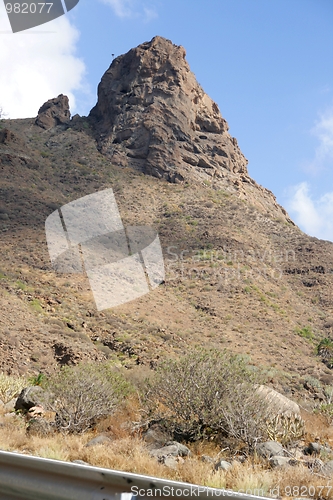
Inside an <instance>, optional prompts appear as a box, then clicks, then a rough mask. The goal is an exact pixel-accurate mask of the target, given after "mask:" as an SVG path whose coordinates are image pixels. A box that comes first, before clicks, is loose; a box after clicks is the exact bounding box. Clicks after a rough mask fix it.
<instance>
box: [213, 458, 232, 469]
mask: <svg viewBox="0 0 333 500" xmlns="http://www.w3.org/2000/svg"><path fill="white" fill-rule="evenodd" d="M230 467H232V465H231V463H230V462H227V461H226V460H219V461H218V462H217V464H215V466H214V469H215V470H224V471H227V470H229V469H230Z"/></svg>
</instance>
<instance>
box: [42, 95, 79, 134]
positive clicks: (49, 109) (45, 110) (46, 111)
mask: <svg viewBox="0 0 333 500" xmlns="http://www.w3.org/2000/svg"><path fill="white" fill-rule="evenodd" d="M70 119H71V114H70V111H69V102H68V97H67V96H65V95H63V94H60V95H58V97H55V98H54V99H49V100H48V101H46V102H45V103H44V104H43V106H41V107H40V108H39V110H38V116H37V118H36V121H35V123H36V125H38V126H39V127H41V128H44V129H45V130H48V129H50V128H52V127H56V126H57V125H67V124H68V123H69V121H70Z"/></svg>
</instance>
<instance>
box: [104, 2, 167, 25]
mask: <svg viewBox="0 0 333 500" xmlns="http://www.w3.org/2000/svg"><path fill="white" fill-rule="evenodd" d="M101 1H102V2H103V3H105V4H107V5H110V7H111V8H112V9H113V11H114V13H115V14H116V16H118V17H120V18H129V17H141V18H143V20H144V21H146V22H149V21H151V20H152V19H155V18H156V17H157V12H156V10H155V8H154V7H148V6H147V5H146V4H144V3H143V2H142V1H141V0H101Z"/></svg>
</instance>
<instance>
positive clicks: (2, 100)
mask: <svg viewBox="0 0 333 500" xmlns="http://www.w3.org/2000/svg"><path fill="white" fill-rule="evenodd" d="M78 37H79V32H78V31H77V29H76V28H75V27H74V26H73V25H72V24H70V22H69V20H68V18H67V17H66V16H62V17H60V18H58V19H55V20H54V21H51V22H50V23H47V24H46V25H43V26H39V27H38V28H33V29H30V30H27V31H24V32H21V33H15V34H13V33H11V31H10V24H9V21H8V18H7V15H6V11H5V9H4V4H3V2H0V68H1V71H0V106H2V107H3V109H4V111H5V112H6V113H7V116H8V117H9V118H26V117H33V116H36V115H37V112H38V109H39V107H40V106H41V105H42V104H43V103H44V102H45V101H47V100H48V99H51V98H53V97H56V96H58V95H59V94H66V95H67V96H68V97H69V99H70V106H71V111H72V112H73V110H75V98H74V95H73V92H74V91H75V90H79V89H82V85H83V83H82V80H83V77H84V73H85V65H84V63H83V61H82V60H81V59H79V58H78V57H77V56H76V55H75V51H76V43H77V40H78Z"/></svg>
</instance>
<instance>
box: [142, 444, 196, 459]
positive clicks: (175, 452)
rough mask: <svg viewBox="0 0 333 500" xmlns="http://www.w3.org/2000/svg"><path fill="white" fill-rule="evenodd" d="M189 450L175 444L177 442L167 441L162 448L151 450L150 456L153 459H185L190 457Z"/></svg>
mask: <svg viewBox="0 0 333 500" xmlns="http://www.w3.org/2000/svg"><path fill="white" fill-rule="evenodd" d="M190 453H191V452H190V450H189V449H188V448H187V446H185V445H183V444H180V443H177V441H169V442H168V443H167V445H166V446H163V448H158V449H156V450H151V451H150V455H151V456H152V457H155V458H161V457H167V456H170V457H187V456H189V455H190Z"/></svg>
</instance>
